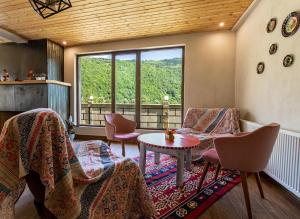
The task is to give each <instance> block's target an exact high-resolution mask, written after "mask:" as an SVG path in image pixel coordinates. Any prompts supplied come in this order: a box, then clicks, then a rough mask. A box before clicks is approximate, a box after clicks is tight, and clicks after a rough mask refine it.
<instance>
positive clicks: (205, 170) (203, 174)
mask: <svg viewBox="0 0 300 219" xmlns="http://www.w3.org/2000/svg"><path fill="white" fill-rule="evenodd" d="M209 165H210V163H209V162H208V161H206V163H205V164H204V169H203V172H202V175H201V177H200V181H199V184H198V191H197V193H198V192H200V190H201V187H202V184H203V182H204V179H205V176H206V174H207V171H208V168H209Z"/></svg>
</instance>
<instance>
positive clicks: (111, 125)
mask: <svg viewBox="0 0 300 219" xmlns="http://www.w3.org/2000/svg"><path fill="white" fill-rule="evenodd" d="M104 117H105V132H106V137H107V139H108V145H109V146H110V144H111V142H112V141H118V142H121V144H122V155H123V156H125V142H128V141H136V142H137V137H138V136H139V135H140V134H139V133H137V132H135V128H136V122H134V121H131V120H128V119H126V118H124V117H123V116H122V115H121V114H118V113H112V114H109V115H105V116H104ZM137 144H138V148H139V149H140V145H139V143H138V142H137Z"/></svg>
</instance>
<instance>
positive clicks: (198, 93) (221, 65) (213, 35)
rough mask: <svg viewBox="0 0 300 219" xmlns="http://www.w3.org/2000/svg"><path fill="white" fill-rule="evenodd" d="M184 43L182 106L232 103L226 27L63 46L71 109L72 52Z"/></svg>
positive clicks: (231, 54)
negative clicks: (218, 29)
mask: <svg viewBox="0 0 300 219" xmlns="http://www.w3.org/2000/svg"><path fill="white" fill-rule="evenodd" d="M173 45H185V69H184V90H185V92H184V107H185V110H186V109H187V108H188V107H192V106H193V107H232V106H234V86H235V85H234V68H235V34H234V33H232V32H229V31H219V32H210V33H193V34H182V35H173V36H164V37H152V38H145V39H138V40H128V41H120V42H111V43H99V44H91V45H83V46H76V47H69V48H66V49H65V57H64V58H65V68H64V70H65V81H66V82H69V83H71V84H72V85H73V87H72V92H71V113H72V114H73V115H74V114H75V110H76V99H75V98H74V94H75V91H76V77H75V74H76V62H75V58H76V54H81V53H90V52H104V51H114V50H128V49H139V48H153V47H163V46H173ZM79 133H80V134H87V135H103V134H104V132H103V129H95V128H85V129H84V128H82V129H80V130H79Z"/></svg>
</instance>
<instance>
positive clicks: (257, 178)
mask: <svg viewBox="0 0 300 219" xmlns="http://www.w3.org/2000/svg"><path fill="white" fill-rule="evenodd" d="M255 178H256V183H257V186H258V189H259V193H260V196H261V197H262V198H263V199H264V198H265V195H264V191H263V188H262V186H261V181H260V176H259V172H257V173H255Z"/></svg>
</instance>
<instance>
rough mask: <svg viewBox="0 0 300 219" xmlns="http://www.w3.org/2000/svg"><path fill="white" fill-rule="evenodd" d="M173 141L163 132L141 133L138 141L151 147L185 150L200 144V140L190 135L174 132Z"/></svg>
mask: <svg viewBox="0 0 300 219" xmlns="http://www.w3.org/2000/svg"><path fill="white" fill-rule="evenodd" d="M174 136H175V138H174V141H169V140H166V139H165V134H164V133H149V134H142V135H140V136H139V137H138V141H139V142H141V143H143V144H145V145H147V146H152V147H157V148H165V149H177V150H185V149H191V148H195V147H197V146H199V145H200V140H199V139H198V138H196V137H194V136H191V135H183V134H174Z"/></svg>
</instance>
